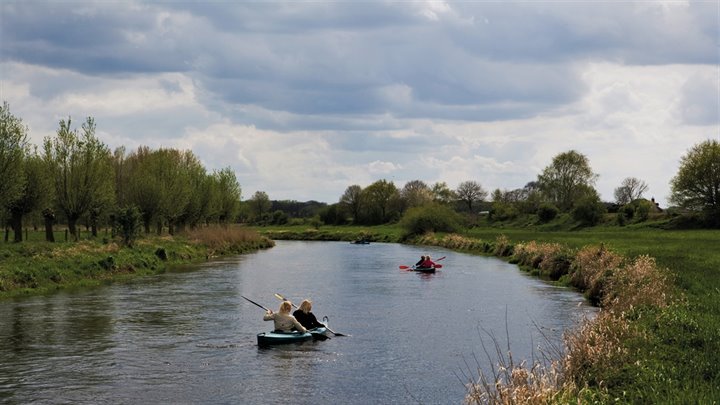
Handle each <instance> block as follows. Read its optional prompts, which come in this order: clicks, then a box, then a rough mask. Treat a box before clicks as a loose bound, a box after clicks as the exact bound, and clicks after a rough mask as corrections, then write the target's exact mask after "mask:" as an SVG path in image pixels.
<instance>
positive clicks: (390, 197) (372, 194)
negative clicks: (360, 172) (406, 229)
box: [360, 179, 400, 225]
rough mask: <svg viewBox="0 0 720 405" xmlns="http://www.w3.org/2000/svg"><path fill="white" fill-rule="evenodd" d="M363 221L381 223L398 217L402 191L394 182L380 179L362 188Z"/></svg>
mask: <svg viewBox="0 0 720 405" xmlns="http://www.w3.org/2000/svg"><path fill="white" fill-rule="evenodd" d="M360 199H361V201H362V202H363V215H362V223H364V224H370V225H379V224H384V223H387V222H389V221H391V220H392V219H393V218H395V219H397V218H396V217H397V214H398V213H399V205H400V193H399V191H398V189H397V187H395V184H394V183H393V182H389V181H387V180H385V179H383V180H378V181H376V182H374V183H373V184H371V185H369V186H367V187H366V188H365V189H364V190H362V195H361V197H360Z"/></svg>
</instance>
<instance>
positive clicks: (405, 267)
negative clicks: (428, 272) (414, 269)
mask: <svg viewBox="0 0 720 405" xmlns="http://www.w3.org/2000/svg"><path fill="white" fill-rule="evenodd" d="M409 268H410V266H400V270H407V269H409Z"/></svg>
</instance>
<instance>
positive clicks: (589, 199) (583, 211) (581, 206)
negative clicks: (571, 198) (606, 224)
mask: <svg viewBox="0 0 720 405" xmlns="http://www.w3.org/2000/svg"><path fill="white" fill-rule="evenodd" d="M605 212H606V210H605V206H604V205H603V204H602V203H601V202H600V199H599V198H598V197H597V196H586V197H583V198H581V199H580V200H578V201H576V202H575V207H574V208H573V210H572V216H573V218H574V219H575V220H576V221H579V222H580V223H581V224H582V225H584V226H594V225H597V224H599V223H600V221H601V220H602V218H603V215H604V214H605Z"/></svg>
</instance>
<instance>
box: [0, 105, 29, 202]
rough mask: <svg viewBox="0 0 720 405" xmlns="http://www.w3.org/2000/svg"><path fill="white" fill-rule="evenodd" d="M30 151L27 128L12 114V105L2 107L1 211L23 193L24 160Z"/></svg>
mask: <svg viewBox="0 0 720 405" xmlns="http://www.w3.org/2000/svg"><path fill="white" fill-rule="evenodd" d="M27 151H28V142H27V127H25V126H23V123H22V120H21V119H20V118H18V117H15V116H14V115H12V113H10V105H9V104H8V103H7V102H4V103H3V105H2V106H1V107H0V209H3V208H6V207H7V204H9V203H10V202H12V201H14V200H15V199H17V198H18V197H19V196H20V195H21V193H22V192H23V186H24V184H25V177H24V172H23V167H22V163H23V159H24V157H25V155H26V154H27Z"/></svg>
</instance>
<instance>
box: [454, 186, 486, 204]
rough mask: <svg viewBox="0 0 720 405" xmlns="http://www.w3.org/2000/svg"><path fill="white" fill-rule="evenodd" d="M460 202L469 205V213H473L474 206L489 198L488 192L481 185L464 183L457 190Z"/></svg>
mask: <svg viewBox="0 0 720 405" xmlns="http://www.w3.org/2000/svg"><path fill="white" fill-rule="evenodd" d="M455 195H456V196H457V199H458V201H460V202H462V203H464V204H465V205H467V208H468V211H470V212H473V204H475V203H476V202H481V201H483V200H485V198H487V195H488V192H487V191H485V189H484V188H482V186H481V185H480V183H478V182H476V181H473V180H468V181H463V182H462V183H460V185H459V186H458V188H457V190H455Z"/></svg>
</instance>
